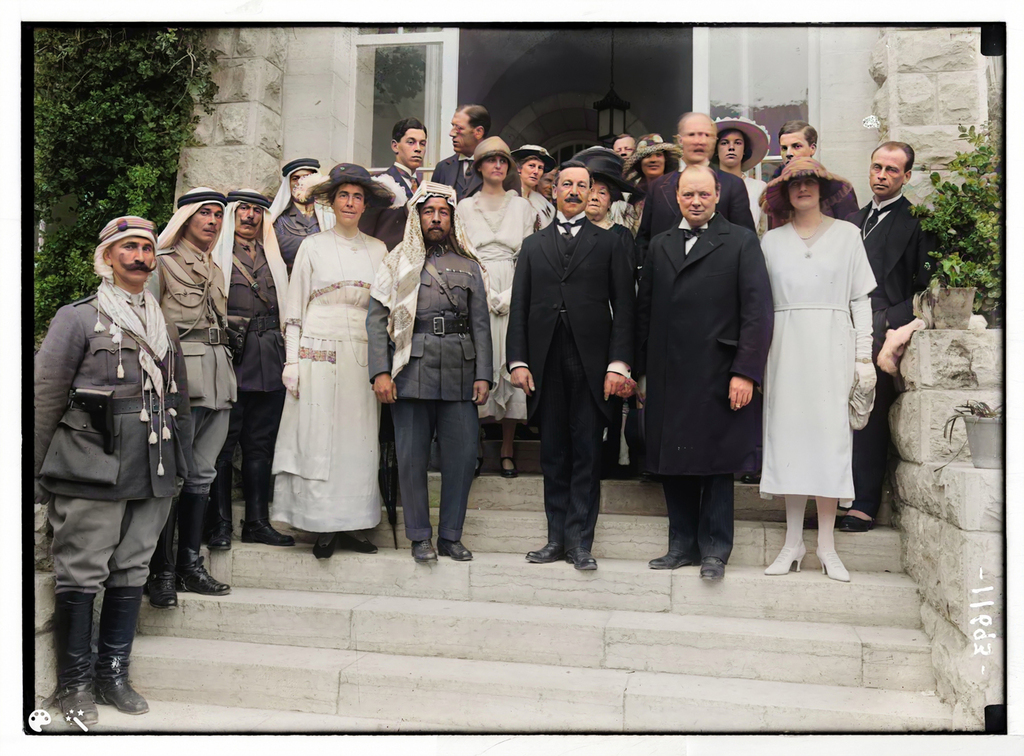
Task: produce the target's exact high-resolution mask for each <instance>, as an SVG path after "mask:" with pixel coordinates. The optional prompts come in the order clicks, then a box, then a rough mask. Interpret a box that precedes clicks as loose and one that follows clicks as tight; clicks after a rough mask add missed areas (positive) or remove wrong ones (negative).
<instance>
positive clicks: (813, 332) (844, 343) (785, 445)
mask: <svg viewBox="0 0 1024 756" xmlns="http://www.w3.org/2000/svg"><path fill="white" fill-rule="evenodd" d="M827 222H828V221H827V220H826V223H827ZM822 225H825V224H822ZM819 234H820V235H819V236H818V237H817V239H812V240H810V241H811V246H810V247H808V245H807V242H805V241H804V240H803V239H801V238H800V236H799V235H798V234H797V233H796V231H795V230H794V229H793V226H792V224H789V223H787V224H786V225H785V226H782V227H780V228H776V229H774V230H772V231H769V232H768V233H767V234H765V235H764V238H763V239H762V240H761V249H762V250H763V252H764V256H765V262H766V263H767V266H768V277H769V280H770V281H771V286H772V301H773V303H774V305H775V330H774V332H773V335H772V345H771V349H770V350H769V352H768V365H767V369H766V371H765V380H764V465H763V468H762V470H761V493H762V494H764V495H766V496H767V495H776V496H781V495H785V494H801V495H807V496H827V497H834V498H838V499H843V500H851V499H853V496H854V492H853V470H852V461H853V431H852V430H851V428H850V420H849V412H848V410H847V406H848V403H849V399H850V388H851V387H852V386H853V375H854V362H855V344H856V338H855V332H854V330H853V320H852V316H851V314H850V302H851V301H853V300H854V299H859V298H860V297H863V296H866V295H867V294H868V293H869V292H871V291H872V290H873V289H874V288H875V286H876V283H875V277H874V274H873V273H872V272H871V265H870V264H869V263H868V258H867V254H866V253H865V252H864V244H863V242H862V241H861V238H860V230H859V229H858V228H857V227H856V226H854V225H853V224H852V223H847V222H846V221H833V222H832V223H831V225H829V227H828V228H826V229H823V230H821V229H819Z"/></svg>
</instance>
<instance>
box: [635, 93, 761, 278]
mask: <svg viewBox="0 0 1024 756" xmlns="http://www.w3.org/2000/svg"><path fill="white" fill-rule="evenodd" d="M677 130H678V133H677V134H676V143H677V144H679V146H680V147H681V148H682V150H683V160H682V162H681V163H680V164H679V170H680V171H682V170H683V169H684V168H686V166H688V165H708V163H709V161H710V160H711V156H712V155H714V154H715V149H716V145H717V144H718V127H717V126H715V122H714V121H712V120H711V118H710V117H709V116H707V115H705V114H704V113H684V114H683V115H682V116H681V117H680V119H679V124H678V127H677ZM713 170H714V169H713ZM715 173H716V174H717V175H718V183H719V186H720V187H721V196H720V199H719V201H718V205H717V207H718V210H717V212H718V214H719V215H721V216H723V217H724V218H725V220H727V221H729V222H730V223H735V224H737V225H739V226H744V227H746V228H749V229H750V230H751V231H755V232H756V231H757V228H756V227H755V226H754V216H752V215H751V214H750V200H749V199H748V195H747V185H746V184H744V183H743V179H741V178H738V177H737V176H733V175H732V174H731V173H726V172H725V171H720V170H715ZM678 178H679V174H678V173H674V172H673V173H667V174H665V175H664V176H661V177H659V178H656V179H654V181H652V182H651V183H650V186H648V189H647V200H646V201H645V202H644V213H643V215H642V216H641V218H640V229H639V230H638V231H637V234H636V246H637V253H638V259H637V262H638V263H639V264H643V261H644V258H645V256H646V254H647V248H648V247H649V246H650V243H651V241H652V240H653V239H654V237H655V236H657V235H658V234H660V233H661V232H663V231H667V230H668V229H670V228H676V227H677V226H678V225H679V221H681V220H682V217H683V216H682V215H680V214H679V203H678V202H676V184H677V183H678V181H677V179H678Z"/></svg>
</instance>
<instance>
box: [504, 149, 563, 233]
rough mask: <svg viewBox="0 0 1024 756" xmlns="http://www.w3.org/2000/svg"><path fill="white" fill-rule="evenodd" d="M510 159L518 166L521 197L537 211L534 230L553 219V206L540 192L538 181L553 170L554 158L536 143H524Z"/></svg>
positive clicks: (546, 224) (545, 225)
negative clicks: (521, 188)
mask: <svg viewBox="0 0 1024 756" xmlns="http://www.w3.org/2000/svg"><path fill="white" fill-rule="evenodd" d="M512 159H513V160H515V161H516V165H518V166H519V180H520V182H521V183H522V185H523V199H524V200H526V201H527V202H529V203H530V204H531V205H533V209H534V210H536V211H537V223H536V225H535V226H534V230H535V231H540V230H541V229H542V228H545V227H547V226H548V225H550V224H551V221H553V220H554V219H555V212H556V211H555V206H554V205H552V204H551V203H550V202H548V200H547V198H546V197H545V196H544V195H543V194H541V192H540V181H541V179H542V178H543V177H544V174H545V173H546V172H548V171H551V170H554V168H555V159H554V158H553V157H551V155H550V154H548V151H547V150H545V149H544V148H543V147H540V146H539V145H536V144H524V145H523V146H522V147H520V148H519V149H518V150H513V151H512Z"/></svg>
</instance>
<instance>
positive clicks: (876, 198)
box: [839, 142, 935, 533]
mask: <svg viewBox="0 0 1024 756" xmlns="http://www.w3.org/2000/svg"><path fill="white" fill-rule="evenodd" d="M913 167H914V148H913V147H911V146H910V145H909V144H905V143H903V142H885V143H884V144H882V145H880V146H879V147H877V148H875V151H874V152H873V153H871V167H870V169H869V180H870V182H871V193H872V195H873V197H872V200H871V203H870V204H868V205H866V206H864V207H863V208H862V209H860V210H858V211H857V212H856V213H853V214H852V215H849V216H847V218H846V220H848V221H850V222H851V223H853V224H855V225H856V226H857V227H858V228H860V229H861V236H862V237H863V239H864V249H865V250H867V253H868V262H869V263H871V270H872V271H873V272H874V274H875V279H876V280H877V281H878V288H877V289H875V290H874V291H873V292H872V293H871V310H872V320H873V323H872V332H873V333H872V335H873V340H872V345H871V352H872V360H877V359H878V352H879V350H880V349H881V348H882V344H883V343H884V341H885V332H886V330H887V329H889V328H899V327H900V326H904V325H906V324H907V323H909V322H910V321H912V320H913V319H914V307H913V297H914V294H915V293H916V292H919V291H923V290H924V289H926V288H927V287H928V279H929V278H930V277H931V272H932V263H931V257H930V255H929V254H928V253H929V252H930V251H931V250H933V249H934V248H935V240H934V238H933V237H932V236H931V235H930V234H927V233H925V232H924V231H923V230H922V229H921V223H920V221H918V220H917V218H915V217H914V216H913V215H911V214H910V207H911V205H910V201H909V200H908V199H907V198H906V197H904V196H903V191H902V190H903V185H904V184H906V183H907V182H908V181H909V180H910V171H911V169H912V168H913ZM875 375H876V376H877V379H878V380H877V382H876V384H875V406H874V409H872V410H871V417H870V418H869V419H868V424H867V425H866V426H864V428H862V429H861V430H859V431H855V432H854V434H853V485H854V491H855V494H856V498H855V499H854V500H853V506H852V507H851V509H850V513H849V514H848V515H846V516H845V517H843V519H842V520H840V523H839V529H840V530H845V531H847V532H854V533H859V532H864V531H867V530H870V529H871V527H872V525H873V523H874V518H875V515H877V514H878V507H879V504H880V503H881V497H882V479H883V478H884V477H885V467H886V458H887V456H888V453H889V408H890V407H891V406H892V403H893V402H894V401H895V400H896V386H895V384H894V383H893V379H892V376H891V375H889V374H888V373H884V372H882V371H881V370H880V369H879V368H878V366H877V365H875Z"/></svg>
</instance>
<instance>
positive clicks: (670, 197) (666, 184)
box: [652, 171, 683, 226]
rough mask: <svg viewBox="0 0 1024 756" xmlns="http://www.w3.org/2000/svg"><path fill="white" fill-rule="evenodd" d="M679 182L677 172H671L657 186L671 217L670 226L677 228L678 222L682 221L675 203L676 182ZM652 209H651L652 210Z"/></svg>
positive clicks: (677, 204)
mask: <svg viewBox="0 0 1024 756" xmlns="http://www.w3.org/2000/svg"><path fill="white" fill-rule="evenodd" d="M678 180H679V172H678V171H673V172H672V173H668V174H666V175H664V176H662V177H661V183H660V184H658V191H660V192H661V197H662V199H663V200H664V201H665V207H666V208H667V209H668V212H669V215H670V216H671V217H672V221H671V225H673V226H678V225H679V222H680V221H681V220H682V219H683V214H682V212H681V211H680V210H679V203H678V202H677V201H676V191H675V188H676V182H677V181H678ZM652 209H653V208H652Z"/></svg>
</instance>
